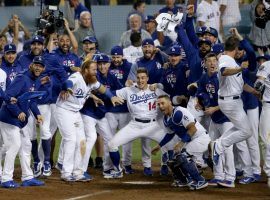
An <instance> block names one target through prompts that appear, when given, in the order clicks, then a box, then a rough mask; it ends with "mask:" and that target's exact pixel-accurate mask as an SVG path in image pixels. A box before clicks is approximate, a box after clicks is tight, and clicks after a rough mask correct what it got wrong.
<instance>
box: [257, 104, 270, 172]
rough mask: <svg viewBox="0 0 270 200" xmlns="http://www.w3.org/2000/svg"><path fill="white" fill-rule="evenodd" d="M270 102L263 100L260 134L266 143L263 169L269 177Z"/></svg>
mask: <svg viewBox="0 0 270 200" xmlns="http://www.w3.org/2000/svg"><path fill="white" fill-rule="evenodd" d="M269 119H270V103H266V102H263V106H262V112H261V117H260V124H259V130H260V136H261V138H262V141H263V142H264V144H265V147H266V148H265V152H263V153H264V154H265V155H264V165H263V169H264V171H265V173H266V175H267V176H268V177H270V122H269Z"/></svg>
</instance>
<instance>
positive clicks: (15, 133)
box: [0, 122, 34, 182]
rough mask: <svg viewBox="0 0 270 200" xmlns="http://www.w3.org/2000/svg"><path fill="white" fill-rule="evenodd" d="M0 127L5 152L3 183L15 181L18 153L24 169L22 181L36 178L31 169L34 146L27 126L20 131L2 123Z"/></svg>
mask: <svg viewBox="0 0 270 200" xmlns="http://www.w3.org/2000/svg"><path fill="white" fill-rule="evenodd" d="M0 126H1V134H2V138H3V142H4V151H5V160H4V166H3V174H2V182H6V181H11V180H13V172H14V165H15V158H16V156H17V154H18V153H19V158H20V164H21V169H22V177H21V179H22V181H25V180H29V179H32V178H33V177H34V175H33V171H32V169H31V167H30V162H31V148H32V144H31V141H30V136H29V132H28V128H27V125H26V126H25V127H24V128H23V129H20V128H19V127H17V126H14V125H10V124H6V123H3V122H0Z"/></svg>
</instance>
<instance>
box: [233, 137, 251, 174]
mask: <svg viewBox="0 0 270 200" xmlns="http://www.w3.org/2000/svg"><path fill="white" fill-rule="evenodd" d="M233 152H234V163H235V168H236V169H237V170H240V171H241V170H243V175H244V177H253V173H252V168H251V159H250V154H249V150H248V146H247V142H246V140H244V141H242V142H238V143H236V144H234V145H233Z"/></svg>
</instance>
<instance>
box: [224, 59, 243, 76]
mask: <svg viewBox="0 0 270 200" xmlns="http://www.w3.org/2000/svg"><path fill="white" fill-rule="evenodd" d="M247 68H248V62H247V61H246V62H242V64H241V66H240V67H224V68H222V69H221V74H222V76H232V75H235V74H238V73H239V72H242V71H243V70H244V69H247Z"/></svg>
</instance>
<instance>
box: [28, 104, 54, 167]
mask: <svg viewBox="0 0 270 200" xmlns="http://www.w3.org/2000/svg"><path fill="white" fill-rule="evenodd" d="M38 109H39V111H40V114H41V115H42V117H43V123H42V124H40V125H39V132H40V142H39V146H38V157H39V159H40V162H41V163H43V162H44V153H43V149H42V144H41V140H48V139H50V138H51V137H52V134H51V130H50V121H51V109H50V105H49V104H44V105H38ZM34 126H35V124H34ZM36 139H37V131H36V128H34V129H33V135H32V138H31V140H36Z"/></svg>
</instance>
